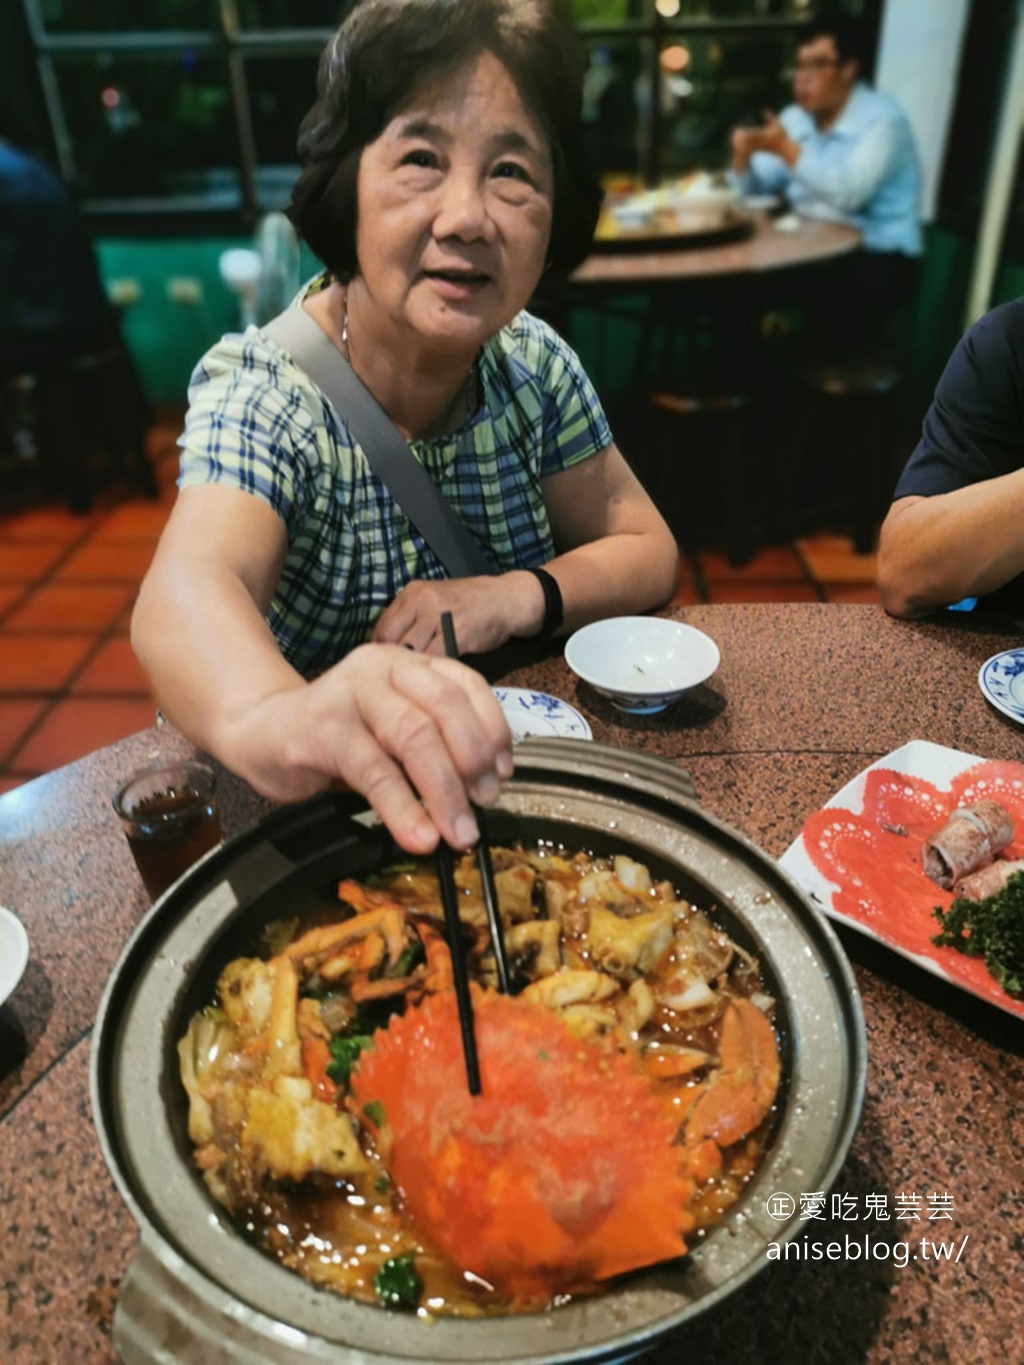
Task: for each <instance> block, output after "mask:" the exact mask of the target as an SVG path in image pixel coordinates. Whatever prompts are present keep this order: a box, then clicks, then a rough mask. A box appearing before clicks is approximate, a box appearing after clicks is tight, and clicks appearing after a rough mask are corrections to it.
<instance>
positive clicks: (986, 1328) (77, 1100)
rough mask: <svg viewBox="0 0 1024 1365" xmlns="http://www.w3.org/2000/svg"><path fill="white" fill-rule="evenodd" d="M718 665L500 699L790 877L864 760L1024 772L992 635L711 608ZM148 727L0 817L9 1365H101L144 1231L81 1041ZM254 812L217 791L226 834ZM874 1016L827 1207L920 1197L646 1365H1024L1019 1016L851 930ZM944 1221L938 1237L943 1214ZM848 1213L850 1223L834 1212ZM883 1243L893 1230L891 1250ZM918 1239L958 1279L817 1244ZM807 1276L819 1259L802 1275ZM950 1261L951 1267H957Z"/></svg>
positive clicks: (143, 906) (262, 809)
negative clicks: (658, 788)
mask: <svg viewBox="0 0 1024 1365" xmlns="http://www.w3.org/2000/svg"><path fill="white" fill-rule="evenodd" d="M678 615H680V616H681V617H682V618H683V619H685V620H687V621H689V622H691V623H692V624H693V625H696V626H698V627H700V628H701V629H703V630H706V631H707V632H708V633H709V634H710V635H712V636H713V637H714V639H715V640H716V641H717V642H718V644H719V646H720V648H721V652H722V664H721V668H720V669H719V671H718V672H717V673H716V674H715V676H714V677H713V678H712V679H711V680H710V682H709V683H708V684H707V685H706V686H705V687H703V688H701V689H699V690H698V694H697V695H696V696H694V697H692V698H691V699H689V700H687V701H686V702H685V703H684V704H681V705H680V706H678V707H677V708H676V709H675V710H674V711H670V712H669V713H667V714H666V715H664V716H663V717H656V718H651V719H632V718H627V717H623V716H622V715H620V714H619V713H617V712H615V711H614V710H613V709H612V708H611V707H610V706H608V705H607V704H606V703H605V702H604V701H602V700H601V699H600V698H599V697H597V696H596V695H595V694H594V693H593V692H591V691H590V690H589V689H588V688H587V687H586V686H585V685H584V684H580V683H578V682H577V680H576V679H575V678H574V677H573V676H572V675H571V674H570V673H569V672H568V670H567V669H566V667H565V665H564V663H563V662H562V661H561V659H560V658H556V657H552V658H550V659H548V660H546V661H544V662H541V663H538V664H534V665H531V666H530V667H529V668H523V669H519V670H516V671H514V672H511V673H509V674H507V675H506V676H505V678H504V679H503V681H505V682H507V683H509V684H513V685H518V686H530V687H535V688H538V689H541V690H545V691H548V692H552V693H554V694H556V695H558V696H561V697H564V698H565V699H566V700H568V701H570V702H572V703H573V704H574V705H575V706H576V707H578V708H579V709H580V710H582V711H583V712H584V713H585V714H586V716H587V717H588V719H589V720H590V723H591V725H592V727H593V730H594V735H595V738H597V739H601V740H605V741H608V742H610V743H613V744H619V745H623V746H626V747H632V748H636V749H641V750H644V751H646V752H649V753H653V754H658V755H661V756H663V757H665V758H667V759H669V760H671V761H673V762H676V763H678V764H680V765H682V766H683V767H685V768H686V769H687V770H688V771H689V772H690V774H691V775H692V777H693V780H694V783H695V786H696V789H697V795H698V798H699V799H700V800H701V801H702V802H703V803H704V804H705V806H706V807H707V808H708V809H709V810H710V811H711V812H712V813H713V814H714V815H716V816H718V817H719V818H721V819H723V820H725V821H727V822H728V823H729V824H731V825H733V826H734V827H736V828H737V829H739V830H740V831H742V832H743V833H744V834H746V835H748V836H749V837H750V838H751V839H753V840H754V841H755V842H757V843H758V844H760V845H761V847H763V848H764V849H765V850H766V851H767V852H768V853H769V854H771V855H773V856H776V857H777V856H779V855H780V854H781V853H782V852H783V850H784V849H785V848H786V847H787V845H788V844H789V843H790V841H791V840H792V839H793V838H794V837H795V836H796V834H797V833H798V831H799V829H800V827H801V824H802V823H803V820H804V817H805V816H806V815H807V813H808V812H809V811H811V810H813V809H815V808H816V807H818V806H820V805H822V804H823V803H824V802H825V801H826V800H827V799H828V797H829V796H830V795H831V794H832V793H834V792H835V791H836V790H837V789H838V788H839V787H840V786H842V785H843V784H844V783H845V782H847V781H848V780H849V779H850V778H851V777H853V776H854V774H856V773H857V772H859V771H860V770H861V769H862V768H863V767H864V766H865V765H866V764H867V763H869V762H871V761H873V760H874V759H876V758H878V757H880V756H881V755H882V754H884V753H887V752H888V751H889V750H891V749H894V748H896V747H898V746H899V745H901V744H903V743H905V742H906V741H907V740H910V739H930V740H933V741H934V742H936V743H939V744H945V745H949V746H952V747H955V748H960V749H964V750H968V751H970V752H973V753H978V754H983V755H986V756H988V757H992V758H1013V759H1020V758H1022V757H1024V742H1022V741H1024V731H1022V730H1021V729H1020V728H1019V727H1018V726H1016V725H1015V724H1014V723H1013V722H1011V721H1009V720H1006V719H1004V718H1003V717H1002V716H1000V715H999V714H998V713H997V712H995V711H994V710H993V709H992V708H991V707H990V706H989V705H988V704H987V703H986V702H985V700H984V698H983V697H982V696H981V693H980V692H979V690H978V687H977V684H976V675H977V671H978V667H979V665H980V664H981V663H982V662H983V661H984V660H985V659H986V658H987V657H988V656H989V655H991V654H993V653H995V652H997V651H998V650H999V649H1001V648H1004V647H1006V646H1007V644H1010V643H1014V642H1015V641H1014V639H1013V637H1012V636H1010V635H1008V634H1006V633H1000V632H999V631H997V630H994V629H991V628H990V629H987V630H986V629H985V628H978V627H977V626H973V625H972V626H971V628H969V629H968V628H956V627H955V626H954V625H947V624H914V625H907V624H902V623H898V622H894V621H891V620H889V619H888V618H886V617H885V616H884V615H883V613H882V612H881V611H880V610H878V609H876V608H872V607H853V606H850V607H846V606H825V605H822V606H813V605H803V604H800V605H792V606H775V605H773V606H757V605H752V606H721V607H713V606H712V607H695V608H688V609H685V610H683V611H680V612H679V613H678ZM190 751H191V750H190V746H188V745H187V744H186V743H185V742H184V741H183V740H182V739H181V738H180V737H179V736H177V735H175V734H174V733H173V732H172V731H170V730H166V729H164V730H156V729H154V730H150V731H146V732H143V733H142V734H139V735H135V736H133V737H131V738H130V739H127V740H125V741H123V742H121V743H119V744H116V745H113V746H111V747H110V748H109V749H104V750H101V751H99V752H97V753H95V754H92V755H90V756H89V757H87V758H85V759H83V760H81V761H80V762H78V763H75V764H73V765H71V766H70V767H68V768H65V769H62V770H60V771H59V772H55V773H51V774H49V775H48V776H46V777H42V778H39V779H38V780H37V781H35V782H32V783H30V784H28V785H26V786H25V787H22V788H18V789H16V790H15V791H13V792H11V793H9V794H8V795H7V796H5V797H3V798H2V799H0V901H2V902H3V903H4V904H6V905H8V906H9V907H10V908H11V909H13V910H14V911H15V912H16V913H17V914H18V915H19V917H20V918H21V920H22V921H23V923H24V924H25V927H26V929H27V931H28V935H29V940H30V943H31V959H30V961H29V965H28V968H27V970H26V973H25V976H24V978H23V979H22V981H21V984H20V985H19V986H18V987H17V989H16V990H15V992H14V994H13V995H12V996H11V998H10V999H9V1000H8V1002H7V1003H6V1005H4V1006H3V1007H2V1008H0V1216H2V1226H3V1236H2V1238H0V1281H2V1285H3V1296H2V1298H0V1359H2V1360H3V1361H5V1362H7V1365H15V1363H17V1365H37V1363H38V1362H51V1361H53V1362H56V1361H67V1362H74V1365H80V1362H89V1363H90V1365H92V1362H104V1361H110V1360H112V1359H113V1358H114V1353H113V1349H112V1346H111V1343H110V1328H111V1320H112V1316H113V1309H114V1304H115V1301H116V1296H117V1291H118V1285H119V1282H120V1280H121V1277H122V1276H123V1274H124V1271H125V1268H126V1266H127V1265H128V1262H129V1260H130V1258H131V1255H132V1252H133V1249H134V1246H135V1242H136V1230H135V1226H134V1223H133V1221H132V1219H131V1217H130V1215H129V1214H128V1213H127V1211H126V1210H125V1208H124V1206H123V1205H122V1203H121V1201H120V1199H119V1197H118V1195H117V1193H116V1190H115V1188H114V1185H113V1183H112V1181H111V1179H110V1177H109V1175H108V1173H107V1170H106V1167H105V1165H104V1163H103V1160H102V1157H101V1155H100V1151H99V1146H98V1143H97V1139H96V1136H95V1133H94V1130H93V1127H92V1119H91V1114H90V1110H89V1092H88V1058H89V1048H90V1031H91V1026H92V1022H93V1019H94V1017H95V1013H96V1010H97V1006H98V1003H99V1000H100V996H101V994H102V991H103V986H104V983H105V981H106V978H107V976H108V974H109V972H110V971H111V969H112V967H113V965H114V962H115V961H116V959H117V956H118V954H119V952H120V950H121V948H122V946H123V944H124V943H125V941H126V940H127V938H128V936H129V935H130V933H131V931H132V929H133V928H134V926H135V925H136V924H137V923H138V921H139V920H140V918H141V917H142V916H143V914H144V913H145V912H146V910H147V908H148V903H147V899H146V896H145V893H144V891H143V889H142V886H141V883H140V881H139V879H138V876H137V873H136V871H135V867H134V864H133V863H132V861H131V857H130V855H129V852H128V848H127V845H126V844H125V841H124V839H123V837H122V835H121V832H120V830H119V828H118V826H117V821H116V819H115V817H114V814H113V811H112V810H111V808H110V805H109V796H110V792H111V791H112V790H113V788H114V786H115V785H116V782H117V779H118V778H119V777H121V776H122V775H123V774H124V773H125V772H127V771H129V770H130V769H132V768H133V767H136V766H138V765H140V764H142V763H145V762H149V761H151V760H152V759H153V758H155V757H156V756H158V755H161V754H162V755H170V754H179V753H183V752H190ZM268 809H269V808H268V805H267V803H266V802H264V801H263V800H262V799H261V798H259V797H257V796H255V795H254V794H253V793H252V792H251V791H250V790H249V789H248V788H247V787H245V785H244V784H242V783H240V782H238V781H237V780H235V779H233V778H231V777H230V776H228V775H225V777H224V781H223V790H222V813H223V823H224V827H225V833H226V834H227V835H228V836H230V835H231V834H233V833H236V832H238V831H240V830H242V829H245V828H248V827H250V826H251V825H252V824H253V823H255V822H256V821H257V820H258V819H259V818H260V817H261V816H262V815H263V814H265V813H266V812H267V810H268ZM841 937H842V939H843V942H844V945H845V947H846V948H847V951H848V953H849V955H850V957H851V959H852V960H853V962H854V965H855V971H856V975H857V980H858V983H859V986H860V990H861V992H862V995H863V1003H864V1012H865V1016H866V1020H867V1030H868V1045H869V1053H870V1057H869V1071H868V1085H867V1095H866V1099H865V1104H864V1113H863V1118H862V1121H861V1124H860V1128H859V1130H858V1133H857V1136H856V1138H855V1140H854V1143H853V1146H852V1149H851V1151H850V1154H849V1157H848V1159H847V1161H846V1163H845V1165H844V1167H843V1169H842V1171H841V1173H840V1176H839V1179H838V1180H837V1182H836V1185H835V1186H834V1192H835V1193H837V1194H839V1195H841V1196H847V1197H848V1198H849V1200H852V1201H854V1202H855V1204H856V1205H857V1207H858V1208H861V1209H862V1208H863V1207H864V1206H865V1204H866V1201H867V1196H868V1195H869V1194H870V1195H883V1194H884V1195H886V1196H887V1198H888V1205H889V1209H890V1210H893V1211H894V1210H895V1205H896V1200H897V1196H898V1195H901V1194H905V1193H907V1192H916V1193H917V1194H918V1195H919V1196H920V1197H921V1201H922V1203H921V1209H920V1212H921V1218H920V1220H919V1221H917V1222H907V1221H903V1222H900V1223H898V1224H895V1223H890V1224H889V1225H888V1227H886V1225H883V1224H879V1223H874V1224H871V1225H869V1224H867V1223H866V1222H865V1221H863V1219H861V1220H860V1221H843V1220H839V1221H836V1222H826V1223H816V1224H815V1225H814V1226H815V1233H814V1236H813V1237H811V1242H812V1243H813V1244H815V1245H820V1246H821V1248H822V1256H821V1259H808V1260H805V1261H802V1262H800V1263H794V1262H792V1261H790V1262H787V1263H781V1264H770V1265H767V1266H766V1268H765V1270H764V1271H763V1272H762V1273H761V1274H760V1275H759V1276H758V1277H757V1278H756V1279H755V1280H754V1281H752V1282H751V1283H750V1284H748V1285H747V1286H746V1287H745V1288H744V1289H742V1290H741V1291H740V1292H738V1293H737V1294H736V1295H734V1296H732V1297H731V1298H730V1299H729V1300H728V1301H727V1302H726V1303H725V1304H723V1305H722V1306H721V1307H719V1308H718V1309H716V1310H714V1311H712V1312H709V1313H707V1314H706V1315H705V1316H704V1317H703V1318H702V1319H701V1320H700V1321H699V1322H698V1323H697V1325H695V1326H694V1327H692V1328H689V1329H687V1330H686V1331H685V1332H682V1333H680V1334H678V1335H677V1336H675V1337H673V1338H670V1339H669V1340H667V1341H665V1342H664V1343H663V1344H662V1345H661V1346H660V1347H659V1348H658V1349H657V1350H656V1352H655V1353H654V1355H653V1357H652V1359H654V1360H655V1361H657V1362H658V1363H659V1365H670V1362H671V1365H677V1362H679V1361H682V1360H688V1359H694V1360H697V1359H715V1360H718V1361H726V1362H729V1365H735V1363H744V1365H745V1363H746V1362H750V1365H762V1362H774V1361H782V1362H788V1361H794V1362H797V1361H798V1362H801V1365H807V1363H808V1362H822V1363H823V1365H824V1363H825V1362H827V1363H828V1365H835V1362H847V1361H850V1362H853V1361H872V1362H883V1361H903V1360H907V1361H910V1360H912V1359H916V1358H918V1357H920V1356H924V1357H926V1358H927V1359H929V1360H930V1361H934V1362H943V1361H948V1362H956V1365H961V1362H967V1361H979V1362H991V1361H996V1360H998V1361H1024V1314H1022V1313H1021V1308H1020V1304H1021V1286H1022V1283H1024V1061H1022V1052H1024V1029H1022V1027H1021V1025H1020V1024H1019V1023H1018V1022H1017V1021H1015V1020H1013V1019H1011V1018H1010V1016H1009V1015H1006V1014H1004V1013H1002V1012H1001V1011H998V1010H996V1009H994V1008H992V1007H991V1006H988V1005H986V1004H983V1003H982V1002H980V1001H976V1000H974V999H973V998H972V997H968V996H966V995H964V994H963V993H961V992H958V991H956V990H955V989H953V988H951V987H948V986H946V985H945V984H944V983H942V982H941V981H939V980H938V979H937V978H934V977H931V976H928V975H926V974H925V973H923V972H921V971H919V970H918V969H916V968H914V967H912V966H911V965H909V964H907V963H905V962H904V961H903V960H902V959H900V958H897V957H895V956H894V955H892V954H890V953H888V952H887V951H886V950H885V949H883V948H880V947H878V946H876V945H874V944H872V943H870V942H868V941H867V940H865V939H863V938H861V937H860V936H859V935H856V934H853V933H848V932H846V931H843V932H842V934H841ZM933 1191H934V1192H944V1193H947V1194H948V1195H950V1196H951V1204H952V1218H951V1219H950V1220H942V1221H934V1220H931V1221H930V1220H929V1219H928V1217H927V1215H928V1213H929V1211H931V1210H930V1208H929V1197H930V1195H931V1194H932V1192H933ZM849 1206H850V1207H852V1205H849ZM889 1229H894V1230H892V1231H890V1230H889ZM866 1232H870V1234H871V1236H872V1240H876V1239H885V1240H887V1241H889V1242H890V1243H895V1242H897V1241H901V1240H903V1241H907V1242H909V1244H910V1247H911V1251H912V1252H914V1251H920V1249H921V1246H922V1240H923V1239H924V1238H928V1239H929V1240H930V1239H933V1238H936V1239H938V1240H944V1241H946V1242H955V1246H956V1247H958V1248H959V1247H961V1246H962V1244H963V1238H964V1237H965V1236H966V1237H967V1238H968V1241H967V1243H966V1246H963V1250H962V1254H961V1256H960V1259H959V1261H954V1260H953V1259H952V1258H951V1259H949V1260H926V1259H924V1256H923V1255H919V1256H918V1259H916V1260H913V1259H911V1260H909V1261H908V1263H907V1264H906V1265H905V1266H899V1265H896V1264H894V1261H893V1259H891V1258H890V1259H888V1260H885V1261H879V1260H870V1261H868V1260H865V1259H864V1257H863V1255H862V1256H861V1257H860V1258H859V1259H852V1258H846V1257H845V1255H844V1256H843V1257H842V1258H840V1259H828V1257H827V1254H825V1252H824V1248H825V1247H826V1246H827V1244H828V1243H829V1242H835V1241H838V1242H843V1239H844V1237H846V1235H847V1234H850V1235H851V1236H852V1237H853V1239H854V1240H858V1239H859V1240H860V1242H861V1243H863V1238H864V1235H865V1233H866ZM811 1254H812V1255H813V1253H811ZM953 1255H955V1251H954V1252H953Z"/></svg>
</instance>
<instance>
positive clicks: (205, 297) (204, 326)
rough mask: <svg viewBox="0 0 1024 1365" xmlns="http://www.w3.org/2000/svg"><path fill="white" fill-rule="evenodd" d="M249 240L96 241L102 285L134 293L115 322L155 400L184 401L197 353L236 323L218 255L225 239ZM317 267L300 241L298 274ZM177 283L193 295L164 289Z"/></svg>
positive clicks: (232, 243)
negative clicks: (186, 298)
mask: <svg viewBox="0 0 1024 1365" xmlns="http://www.w3.org/2000/svg"><path fill="white" fill-rule="evenodd" d="M251 245H252V239H251V238H249V237H189V238H162V239H153V238H144V239H133V238H123V237H121V238H109V239H101V240H99V241H98V242H97V243H96V251H97V255H98V257H99V262H100V271H101V273H102V276H103V280H104V283H105V284H106V286H107V289H108V291H112V292H113V293H114V296H115V298H116V297H117V295H118V294H124V293H126V292H128V293H131V294H132V295H134V297H133V298H132V300H131V301H130V302H126V303H123V304H121V318H122V323H121V326H122V330H123V333H124V338H125V341H126V342H127V344H128V347H129V349H130V350H131V353H132V355H133V356H134V358H135V363H136V365H137V367H138V370H139V375H140V377H141V379H142V383H143V387H144V388H145V390H146V393H147V395H148V396H149V397H150V399H152V400H153V401H154V402H157V403H184V401H185V393H186V390H187V388H188V380H189V375H190V374H191V373H192V369H193V367H194V365H195V363H196V361H197V360H198V359H199V358H200V356H201V355H202V354H203V353H204V352H205V351H206V350H207V349H208V348H209V347H210V346H212V345H213V343H214V342H215V341H216V340H217V339H218V337H220V336H222V335H223V334H224V333H225V332H231V331H237V330H238V328H239V305H238V300H237V298H236V296H235V295H234V294H233V293H232V292H231V291H230V290H229V289H228V287H227V285H226V284H224V282H223V280H222V279H221V277H220V258H221V255H222V253H223V252H225V251H227V250H228V249H229V248H231V247H239V246H251ZM317 269H318V263H317V261H316V258H315V257H314V256H313V255H312V254H311V253H310V252H309V251H307V250H306V249H305V248H303V252H302V262H301V270H300V274H301V276H302V278H303V279H305V278H307V277H308V276H310V275H313V274H314V273H315V272H316V270H317ZM183 286H184V289H185V292H190V291H192V292H193V295H194V296H193V301H190V302H178V301H176V300H175V299H174V298H172V297H171V292H170V291H171V290H173V289H175V288H177V290H178V291H179V292H180V291H181V289H182V287H183ZM193 286H195V288H194V291H193Z"/></svg>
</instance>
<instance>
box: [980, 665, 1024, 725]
mask: <svg viewBox="0 0 1024 1365" xmlns="http://www.w3.org/2000/svg"><path fill="white" fill-rule="evenodd" d="M978 686H979V687H980V688H981V690H982V692H983V693H984V695H985V696H986V697H987V698H988V700H989V701H990V702H991V703H992V705H993V706H994V707H995V708H996V710H997V711H1002V713H1003V715H1004V716H1009V717H1010V719H1011V720H1019V721H1021V722H1022V723H1024V649H1007V650H1004V651H1003V653H1002V654H993V655H992V657H991V659H986V660H985V662H984V663H983V664H982V666H981V668H980V669H979V670H978Z"/></svg>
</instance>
